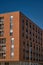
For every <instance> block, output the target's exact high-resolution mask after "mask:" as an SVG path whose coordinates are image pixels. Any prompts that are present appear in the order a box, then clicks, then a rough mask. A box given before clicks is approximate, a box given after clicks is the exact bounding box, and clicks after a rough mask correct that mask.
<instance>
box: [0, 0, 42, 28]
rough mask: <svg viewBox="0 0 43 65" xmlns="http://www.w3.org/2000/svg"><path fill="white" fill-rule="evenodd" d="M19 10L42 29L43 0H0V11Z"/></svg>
mask: <svg viewBox="0 0 43 65" xmlns="http://www.w3.org/2000/svg"><path fill="white" fill-rule="evenodd" d="M12 11H21V12H23V13H24V14H25V15H26V16H27V17H29V18H30V19H31V20H32V21H33V22H35V23H36V24H37V25H38V26H40V27H41V28H42V29H43V0H0V13H5V12H12Z"/></svg>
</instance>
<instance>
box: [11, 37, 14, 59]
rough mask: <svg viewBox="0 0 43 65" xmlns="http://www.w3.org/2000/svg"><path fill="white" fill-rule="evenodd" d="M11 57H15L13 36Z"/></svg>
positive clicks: (12, 39)
mask: <svg viewBox="0 0 43 65" xmlns="http://www.w3.org/2000/svg"><path fill="white" fill-rule="evenodd" d="M11 57H12V58H13V57H14V38H11Z"/></svg>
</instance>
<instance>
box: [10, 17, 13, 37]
mask: <svg viewBox="0 0 43 65" xmlns="http://www.w3.org/2000/svg"><path fill="white" fill-rule="evenodd" d="M12 21H13V16H10V36H12V34H13V29H12V27H13V23H12Z"/></svg>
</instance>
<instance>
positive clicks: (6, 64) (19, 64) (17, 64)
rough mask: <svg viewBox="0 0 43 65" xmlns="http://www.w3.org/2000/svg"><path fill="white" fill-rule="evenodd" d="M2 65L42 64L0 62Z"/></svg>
mask: <svg viewBox="0 0 43 65" xmlns="http://www.w3.org/2000/svg"><path fill="white" fill-rule="evenodd" d="M0 65H40V64H38V63H31V62H0Z"/></svg>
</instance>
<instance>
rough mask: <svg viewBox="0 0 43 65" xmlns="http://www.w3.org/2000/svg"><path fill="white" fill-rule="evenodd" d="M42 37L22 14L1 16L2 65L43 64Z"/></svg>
mask: <svg viewBox="0 0 43 65" xmlns="http://www.w3.org/2000/svg"><path fill="white" fill-rule="evenodd" d="M42 35H43V32H42V29H41V28H40V27H38V26H37V25H36V24H35V23H33V22H32V21H31V20H30V19H29V18H27V17H26V16H25V15H24V14H22V13H21V12H10V13H4V14H0V65H40V64H42V62H43V61H42V60H43V59H42V56H43V53H42V48H43V47H42V44H43V36H42Z"/></svg>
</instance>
